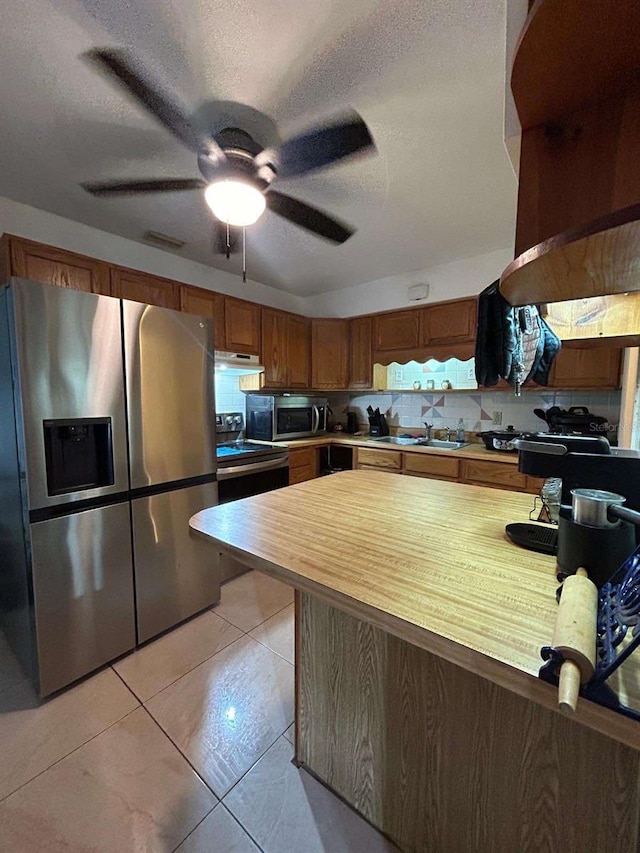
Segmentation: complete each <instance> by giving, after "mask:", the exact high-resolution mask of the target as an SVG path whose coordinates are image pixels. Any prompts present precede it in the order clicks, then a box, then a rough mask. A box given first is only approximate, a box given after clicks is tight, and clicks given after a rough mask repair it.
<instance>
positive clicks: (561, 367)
mask: <svg viewBox="0 0 640 853" xmlns="http://www.w3.org/2000/svg"><path fill="white" fill-rule="evenodd" d="M621 358H622V350H620V349H614V348H613V347H593V348H591V349H578V348H574V347H563V348H562V349H561V350H560V352H559V353H558V355H557V356H556V359H555V361H554V363H553V368H552V371H551V381H550V383H549V384H550V385H551V386H553V387H554V388H618V387H619V386H620V364H621Z"/></svg>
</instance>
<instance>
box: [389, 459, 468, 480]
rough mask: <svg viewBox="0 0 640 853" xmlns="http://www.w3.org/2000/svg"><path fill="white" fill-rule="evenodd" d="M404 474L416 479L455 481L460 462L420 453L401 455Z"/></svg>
mask: <svg viewBox="0 0 640 853" xmlns="http://www.w3.org/2000/svg"><path fill="white" fill-rule="evenodd" d="M402 455H403V456H404V473H405V474H411V475H412V476H416V477H433V478H434V479H436V480H457V479H458V477H459V476H460V462H459V460H458V459H455V458H454V457H453V456H444V455H442V456H436V455H435V454H433V455H431V454H429V455H427V454H426V453H425V454H421V453H403V454H402Z"/></svg>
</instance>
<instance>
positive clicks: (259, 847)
mask: <svg viewBox="0 0 640 853" xmlns="http://www.w3.org/2000/svg"><path fill="white" fill-rule="evenodd" d="M220 806H221V807H222V808H223V809H224V810H225V811H226V813H227V814H228V815H229V816H230V817H231V819H232V820H235V822H236V823H237V824H238V826H239V827H240V829H241V830H242V831H243V832H245V833H246V834H247V835H248V836H249V838H250V839H251V840H252V841H253V843H254V844H255V845H256V847H257V848H258V850H260V853H265V850H264V847H262V845H260V844H258V842H257V841H256V839H255V838H254V837H253V835H251V833H250V832H249V830H248V829H247V827H246V826H244V825H243V824H242V823H240V821H239V820H238V818H237V817H236V816H235V815H234V813H233V812H232V811H231V810H230V809H228V808H227V807H226V806H225V804H224V803H223V802H222V800H220Z"/></svg>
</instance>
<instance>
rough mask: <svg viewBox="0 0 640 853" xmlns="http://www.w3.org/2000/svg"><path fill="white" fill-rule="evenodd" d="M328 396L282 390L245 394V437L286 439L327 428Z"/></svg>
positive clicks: (307, 434) (307, 436)
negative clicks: (297, 393)
mask: <svg viewBox="0 0 640 853" xmlns="http://www.w3.org/2000/svg"><path fill="white" fill-rule="evenodd" d="M327 408H328V405H327V400H326V398H323V397H294V396H289V395H282V394H248V395H247V427H246V435H247V438H253V439H258V440H260V441H285V440H288V439H290V438H311V437H313V436H315V435H323V434H324V433H325V432H326V431H327Z"/></svg>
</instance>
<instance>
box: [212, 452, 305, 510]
mask: <svg viewBox="0 0 640 853" xmlns="http://www.w3.org/2000/svg"><path fill="white" fill-rule="evenodd" d="M288 485H289V460H288V458H287V457H286V456H285V458H284V459H282V458H281V459H265V460H262V461H260V462H246V463H244V464H240V465H232V466H229V467H226V468H224V467H220V468H218V503H221V504H225V503H229V502H230V501H237V500H240V498H250V497H251V496H252V495H262V494H264V492H271V491H273V490H274V489H281V488H283V486H288Z"/></svg>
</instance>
